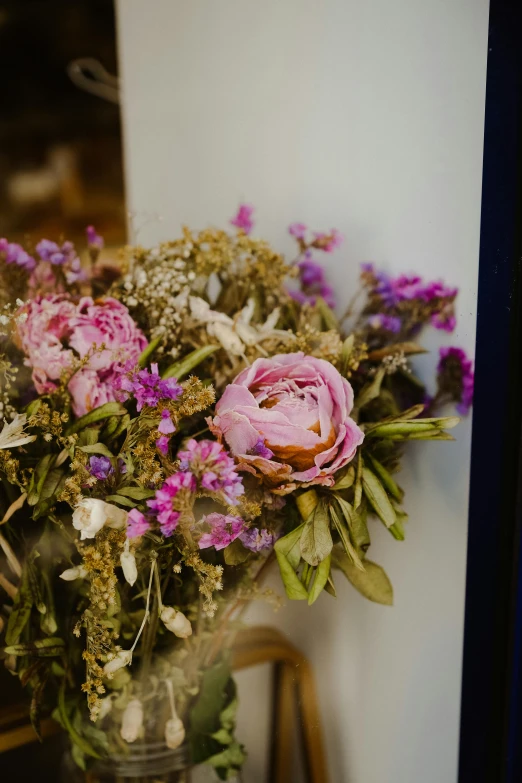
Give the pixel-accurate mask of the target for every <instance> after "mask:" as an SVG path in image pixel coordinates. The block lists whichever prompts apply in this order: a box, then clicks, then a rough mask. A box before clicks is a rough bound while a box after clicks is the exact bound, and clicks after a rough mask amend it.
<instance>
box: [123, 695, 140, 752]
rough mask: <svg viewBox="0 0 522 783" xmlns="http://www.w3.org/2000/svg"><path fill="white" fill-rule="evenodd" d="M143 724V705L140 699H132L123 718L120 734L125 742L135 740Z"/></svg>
mask: <svg viewBox="0 0 522 783" xmlns="http://www.w3.org/2000/svg"><path fill="white" fill-rule="evenodd" d="M142 726H143V707H142V704H141V701H140V700H139V699H131V700H130V702H129V703H128V704H127V706H126V707H125V710H124V712H123V716H122V719H121V729H120V736H121V738H122V739H124V740H125V742H135V741H136V740H137V739H138V736H139V733H140V731H141V728H142Z"/></svg>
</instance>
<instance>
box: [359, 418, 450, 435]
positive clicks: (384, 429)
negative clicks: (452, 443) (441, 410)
mask: <svg viewBox="0 0 522 783" xmlns="http://www.w3.org/2000/svg"><path fill="white" fill-rule="evenodd" d="M459 421H460V419H459V418H458V416H447V417H445V418H432V419H414V420H411V421H407V420H400V421H390V422H384V423H383V424H377V425H376V426H374V427H371V428H369V429H368V431H367V433H366V437H368V438H391V439H395V438H401V439H402V438H414V437H415V436H416V435H419V434H421V433H422V434H424V433H433V434H435V435H438V434H439V433H441V430H448V429H452V428H453V427H456V426H457V424H458V423H459ZM443 434H446V433H443ZM423 439H424V438H423Z"/></svg>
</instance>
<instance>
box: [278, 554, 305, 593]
mask: <svg viewBox="0 0 522 783" xmlns="http://www.w3.org/2000/svg"><path fill="white" fill-rule="evenodd" d="M275 553H276V558H277V563H278V565H279V571H280V572H281V579H282V580H283V584H284V586H285V591H286V594H287V596H288V598H290V599H291V600H293V601H302V600H305V599H307V598H308V592H307V590H306V588H305V586H304V585H303V584H301V582H300V581H299V577H298V576H297V574H296V572H295V571H294V569H293V567H292V566H291V565H290V563H289V562H288V558H287V557H286V556H285V555H283V554H282V552H278V551H277V549H276V550H275Z"/></svg>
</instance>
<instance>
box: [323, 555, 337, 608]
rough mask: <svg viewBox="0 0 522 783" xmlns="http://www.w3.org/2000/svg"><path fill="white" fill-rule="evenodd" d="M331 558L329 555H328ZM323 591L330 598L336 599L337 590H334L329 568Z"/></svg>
mask: <svg viewBox="0 0 522 783" xmlns="http://www.w3.org/2000/svg"><path fill="white" fill-rule="evenodd" d="M330 558H331V555H330ZM324 589H325V591H326V592H327V593H328V595H331V596H332V598H337V590H336V589H335V584H334V580H333V576H332V569H331V567H330V573H329V574H328V579H327V580H326V584H325V586H324Z"/></svg>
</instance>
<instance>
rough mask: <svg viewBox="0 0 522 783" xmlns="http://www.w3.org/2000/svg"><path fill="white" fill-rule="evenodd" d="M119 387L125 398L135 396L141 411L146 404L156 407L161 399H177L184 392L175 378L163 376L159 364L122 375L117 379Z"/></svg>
mask: <svg viewBox="0 0 522 783" xmlns="http://www.w3.org/2000/svg"><path fill="white" fill-rule="evenodd" d="M117 387H118V390H119V391H120V392H121V393H122V396H123V399H127V398H128V397H129V396H130V395H132V396H133V397H134V399H135V400H136V407H137V409H138V411H141V409H142V408H143V406H144V405H148V406H149V407H150V408H155V407H156V405H158V403H159V402H160V401H161V400H177V398H178V397H179V395H180V394H181V393H182V392H183V389H182V388H181V386H180V385H179V383H178V382H177V380H176V379H175V378H161V376H160V375H159V372H158V365H157V364H151V366H150V370H148V369H147V368H145V369H143V370H137V371H135V372H132V373H130V374H129V375H121V376H120V377H119V378H118V380H117ZM162 415H163V414H162ZM173 431H174V430H171V432H173Z"/></svg>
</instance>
